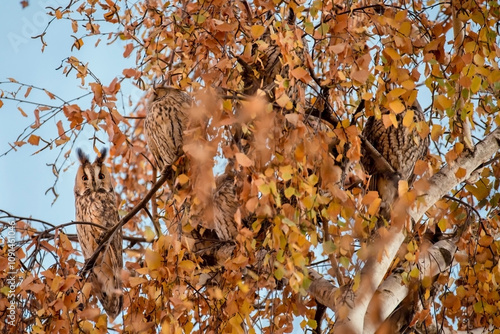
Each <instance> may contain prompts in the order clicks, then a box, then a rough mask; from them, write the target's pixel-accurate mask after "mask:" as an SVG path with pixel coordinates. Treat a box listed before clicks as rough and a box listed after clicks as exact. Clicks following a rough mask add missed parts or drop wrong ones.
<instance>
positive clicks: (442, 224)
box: [437, 219, 448, 231]
mask: <svg viewBox="0 0 500 334" xmlns="http://www.w3.org/2000/svg"><path fill="white" fill-rule="evenodd" d="M437 225H438V227H439V229H440V230H441V231H446V229H447V228H448V227H447V225H448V224H447V223H446V219H440V220H439V222H438V224H437Z"/></svg>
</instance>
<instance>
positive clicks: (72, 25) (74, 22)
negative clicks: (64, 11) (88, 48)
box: [71, 20, 78, 33]
mask: <svg viewBox="0 0 500 334" xmlns="http://www.w3.org/2000/svg"><path fill="white" fill-rule="evenodd" d="M71 28H72V29H73V32H74V33H76V32H77V31H78V23H77V22H76V21H74V20H73V21H71Z"/></svg>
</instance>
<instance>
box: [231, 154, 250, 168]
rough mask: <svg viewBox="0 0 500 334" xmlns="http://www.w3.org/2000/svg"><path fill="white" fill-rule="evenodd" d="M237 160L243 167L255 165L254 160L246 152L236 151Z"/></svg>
mask: <svg viewBox="0 0 500 334" xmlns="http://www.w3.org/2000/svg"><path fill="white" fill-rule="evenodd" d="M234 155H235V157H236V161H238V163H239V164H240V165H242V166H243V167H250V166H253V161H252V160H250V159H249V158H248V157H247V156H246V155H245V154H244V153H239V152H238V153H235V154H234Z"/></svg>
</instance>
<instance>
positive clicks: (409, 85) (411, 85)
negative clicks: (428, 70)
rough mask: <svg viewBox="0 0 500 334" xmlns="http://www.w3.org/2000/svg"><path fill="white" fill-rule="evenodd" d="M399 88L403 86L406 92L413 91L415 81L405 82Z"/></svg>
mask: <svg viewBox="0 0 500 334" xmlns="http://www.w3.org/2000/svg"><path fill="white" fill-rule="evenodd" d="M401 86H403V88H404V89H406V90H413V89H415V81H413V80H405V81H403V82H402V83H401Z"/></svg>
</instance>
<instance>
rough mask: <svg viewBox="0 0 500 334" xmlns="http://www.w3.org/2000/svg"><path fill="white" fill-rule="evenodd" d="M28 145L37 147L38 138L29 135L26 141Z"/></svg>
mask: <svg viewBox="0 0 500 334" xmlns="http://www.w3.org/2000/svg"><path fill="white" fill-rule="evenodd" d="M28 143H30V144H31V145H34V146H38V144H39V143H40V137H38V136H37V135H31V136H30V137H29V139H28Z"/></svg>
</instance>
